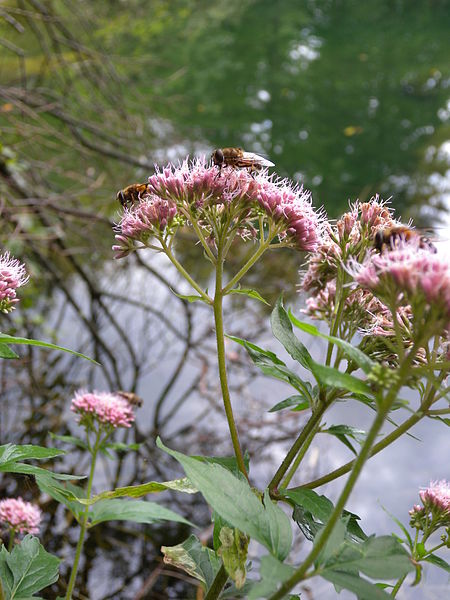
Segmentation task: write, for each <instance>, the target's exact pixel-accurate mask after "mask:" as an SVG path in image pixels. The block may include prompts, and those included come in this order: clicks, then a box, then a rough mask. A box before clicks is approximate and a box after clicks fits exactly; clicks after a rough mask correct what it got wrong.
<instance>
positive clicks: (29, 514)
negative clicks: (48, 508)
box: [0, 498, 42, 533]
mask: <svg viewBox="0 0 450 600" xmlns="http://www.w3.org/2000/svg"><path fill="white" fill-rule="evenodd" d="M41 519H42V512H41V510H40V508H39V507H38V506H36V505H35V504H32V503H31V502H25V500H22V498H5V500H0V522H2V523H5V524H6V525H8V527H10V528H11V529H14V530H15V531H18V532H19V533H39V525H40V522H41Z"/></svg>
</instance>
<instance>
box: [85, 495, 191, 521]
mask: <svg viewBox="0 0 450 600" xmlns="http://www.w3.org/2000/svg"><path fill="white" fill-rule="evenodd" d="M89 520H90V522H91V526H93V525H97V524H98V523H102V522H103V521H133V522H134V523H156V522H159V521H175V522H177V523H185V524H186V525H191V526H192V527H194V525H193V524H192V523H191V522H190V521H188V520H187V519H185V518H184V517H182V516H181V515H179V514H177V513H176V512H174V511H173V510H170V509H168V508H165V507H164V506H160V505H159V504H156V503H155V502H147V501H146V500H120V499H113V500H100V501H99V502H97V503H96V504H94V505H93V506H92V507H91V509H90V510H89Z"/></svg>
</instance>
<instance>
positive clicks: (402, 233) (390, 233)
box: [373, 225, 437, 254]
mask: <svg viewBox="0 0 450 600" xmlns="http://www.w3.org/2000/svg"><path fill="white" fill-rule="evenodd" d="M400 240H401V241H404V242H406V243H408V242H410V241H415V242H416V241H417V242H418V246H419V248H422V249H423V250H428V251H429V252H433V254H435V253H436V252H437V248H436V246H434V244H432V242H431V241H430V240H429V238H427V237H426V236H425V235H421V234H420V232H419V231H417V230H416V229H412V228H411V227H408V225H396V226H393V227H386V228H385V229H380V230H379V231H377V232H376V234H375V236H374V238H373V246H374V248H375V249H376V250H378V252H380V254H381V253H382V252H384V251H386V250H387V251H389V250H391V249H392V248H395V246H396V245H397V244H398V242H399V241H400Z"/></svg>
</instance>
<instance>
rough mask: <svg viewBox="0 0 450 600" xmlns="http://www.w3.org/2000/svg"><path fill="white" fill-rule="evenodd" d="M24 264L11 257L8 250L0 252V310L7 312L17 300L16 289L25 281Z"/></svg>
mask: <svg viewBox="0 0 450 600" xmlns="http://www.w3.org/2000/svg"><path fill="white" fill-rule="evenodd" d="M28 279H29V277H28V276H27V273H26V270H25V265H23V264H22V263H21V262H20V261H19V260H17V259H16V258H11V256H10V254H9V252H5V253H4V254H0V311H1V312H4V313H8V312H10V311H12V310H13V309H14V308H15V306H14V305H15V304H16V303H17V302H19V299H18V298H17V297H16V290H17V288H19V287H20V286H22V285H24V284H25V283H27V281H28Z"/></svg>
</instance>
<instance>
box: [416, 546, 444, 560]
mask: <svg viewBox="0 0 450 600" xmlns="http://www.w3.org/2000/svg"><path fill="white" fill-rule="evenodd" d="M446 545H447V542H441V543H440V544H438V545H437V546H435V547H434V548H431V549H430V550H427V553H426V556H422V557H421V559H422V560H423V559H424V558H426V557H427V556H430V554H433V552H436V550H439V548H442V547H443V546H446Z"/></svg>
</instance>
